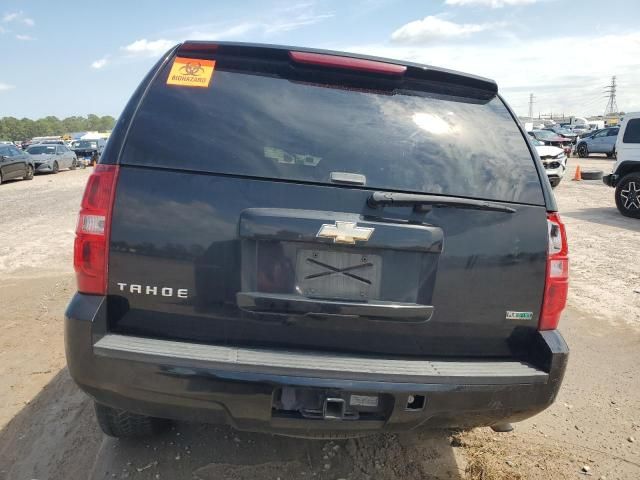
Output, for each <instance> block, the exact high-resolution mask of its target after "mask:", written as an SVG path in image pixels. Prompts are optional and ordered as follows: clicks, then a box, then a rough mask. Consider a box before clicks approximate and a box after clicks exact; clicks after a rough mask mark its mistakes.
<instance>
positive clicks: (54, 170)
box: [51, 162, 60, 173]
mask: <svg viewBox="0 0 640 480" xmlns="http://www.w3.org/2000/svg"><path fill="white" fill-rule="evenodd" d="M59 171H60V166H59V165H58V162H53V167H52V169H51V173H58V172H59Z"/></svg>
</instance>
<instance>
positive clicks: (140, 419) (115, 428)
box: [95, 403, 170, 438]
mask: <svg viewBox="0 0 640 480" xmlns="http://www.w3.org/2000/svg"><path fill="white" fill-rule="evenodd" d="M95 410H96V418H97V419H98V425H100V429H101V430H102V431H103V432H104V433H105V434H107V435H109V436H110V437H117V438H134V437H148V436H151V435H154V434H156V433H160V432H161V431H162V430H164V429H165V428H167V427H168V426H169V424H170V422H169V420H164V419H160V418H154V417H147V416H146V415H138V414H135V413H131V412H127V411H126V410H119V409H116V408H111V407H107V406H106V405H102V404H100V403H96V404H95Z"/></svg>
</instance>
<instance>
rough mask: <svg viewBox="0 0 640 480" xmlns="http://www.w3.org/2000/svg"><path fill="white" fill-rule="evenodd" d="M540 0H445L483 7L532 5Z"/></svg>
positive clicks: (451, 3)
mask: <svg viewBox="0 0 640 480" xmlns="http://www.w3.org/2000/svg"><path fill="white" fill-rule="evenodd" d="M539 1H540V0H445V2H444V3H446V4H447V5H458V6H464V5H480V6H483V7H491V8H502V7H504V6H515V5H531V4H532V3H537V2H539Z"/></svg>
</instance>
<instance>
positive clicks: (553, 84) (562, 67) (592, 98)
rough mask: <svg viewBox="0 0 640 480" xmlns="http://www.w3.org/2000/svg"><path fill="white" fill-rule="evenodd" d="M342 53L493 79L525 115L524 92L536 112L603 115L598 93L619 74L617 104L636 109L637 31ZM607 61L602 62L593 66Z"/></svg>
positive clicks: (639, 94) (639, 73)
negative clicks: (560, 51) (563, 49)
mask: <svg viewBox="0 0 640 480" xmlns="http://www.w3.org/2000/svg"><path fill="white" fill-rule="evenodd" d="M558 45H580V46H581V48H579V49H575V50H574V51H573V52H572V54H571V55H562V56H557V55H549V52H554V51H557V48H558ZM347 51H352V52H358V53H365V54H369V55H376V56H381V57H388V58H397V59H403V60H410V61H414V62H419V63H424V64H428V65H436V66H439V67H445V68H451V69H454V70H460V71H462V72H468V73H472V74H476V75H482V76H485V77H488V78H493V79H495V80H496V82H497V83H498V87H499V89H500V91H501V92H502V93H503V94H504V96H505V98H506V99H507V100H508V101H509V103H510V104H511V105H512V106H513V107H514V109H515V110H516V112H517V113H519V114H521V115H525V114H526V113H527V102H528V95H529V93H533V94H534V95H535V96H536V105H535V112H536V114H537V112H538V111H540V112H542V113H549V112H551V111H552V110H553V112H556V113H557V112H560V113H562V112H565V113H567V114H582V115H590V114H599V113H602V111H603V110H604V107H605V105H606V102H607V99H606V98H604V96H603V93H602V91H603V90H604V86H605V85H607V84H608V83H609V82H610V80H611V75H617V76H618V85H619V86H618V98H617V100H618V106H619V107H620V109H622V110H623V111H638V110H640V90H638V89H637V88H636V86H637V85H640V60H638V58H637V52H638V51H640V32H634V33H624V32H620V33H618V34H615V35H600V36H598V35H592V36H587V35H585V36H580V35H575V36H573V35H571V36H570V35H567V36H563V37H554V38H549V39H539V40H526V41H519V40H517V39H514V40H512V41H509V42H500V43H495V44H482V45H480V44H473V43H471V42H465V43H464V45H463V46H461V45H460V44H459V43H458V44H456V45H437V46H436V45H429V46H418V45H394V44H388V43H387V44H382V45H381V44H378V45H360V46H351V47H348V49H347ZM594 58H606V59H607V61H606V62H594V61H593V59H594Z"/></svg>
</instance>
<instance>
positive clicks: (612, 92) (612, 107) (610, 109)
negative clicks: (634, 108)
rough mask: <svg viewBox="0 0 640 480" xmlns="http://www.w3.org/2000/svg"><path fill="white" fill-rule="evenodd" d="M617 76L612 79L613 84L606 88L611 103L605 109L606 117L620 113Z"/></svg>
mask: <svg viewBox="0 0 640 480" xmlns="http://www.w3.org/2000/svg"><path fill="white" fill-rule="evenodd" d="M616 89H617V86H616V76H615V75H614V76H613V77H611V84H610V85H607V87H606V88H605V90H604V91H605V93H608V94H609V101H608V102H607V106H606V108H605V109H604V116H605V117H606V116H608V115H613V114H616V113H618V103H617V102H616Z"/></svg>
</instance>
